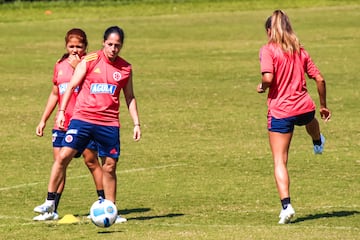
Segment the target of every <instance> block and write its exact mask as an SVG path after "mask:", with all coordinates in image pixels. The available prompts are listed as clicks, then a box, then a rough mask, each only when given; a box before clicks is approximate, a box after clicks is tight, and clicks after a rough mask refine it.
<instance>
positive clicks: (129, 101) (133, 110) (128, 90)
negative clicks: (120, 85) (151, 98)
mask: <svg viewBox="0 0 360 240" xmlns="http://www.w3.org/2000/svg"><path fill="white" fill-rule="evenodd" d="M123 91H124V95H125V101H126V105H127V107H128V109H129V113H130V116H131V118H132V120H133V122H134V136H133V138H134V140H135V141H139V140H140V138H141V129H140V120H139V115H138V111H137V105H136V99H135V95H134V90H133V83H132V76H130V79H129V81H128V83H127V84H126V86H125V87H124V89H123Z"/></svg>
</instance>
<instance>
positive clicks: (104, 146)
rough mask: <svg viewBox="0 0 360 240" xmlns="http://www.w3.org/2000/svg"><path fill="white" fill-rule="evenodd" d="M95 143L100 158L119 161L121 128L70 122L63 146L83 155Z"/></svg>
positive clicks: (79, 121) (73, 120)
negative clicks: (91, 143) (92, 142)
mask: <svg viewBox="0 0 360 240" xmlns="http://www.w3.org/2000/svg"><path fill="white" fill-rule="evenodd" d="M91 141H94V143H95V144H96V145H97V150H98V153H99V156H100V157H111V158H114V159H118V158H119V156H120V129H119V127H112V126H102V125H97V124H93V123H89V122H85V121H81V120H77V119H72V120H71V121H70V125H69V128H68V130H67V132H66V135H65V137H64V139H63V141H62V146H64V147H70V148H73V149H76V150H77V151H78V152H80V153H82V152H83V151H84V150H85V148H86V147H87V146H88V144H89V143H90V142H91Z"/></svg>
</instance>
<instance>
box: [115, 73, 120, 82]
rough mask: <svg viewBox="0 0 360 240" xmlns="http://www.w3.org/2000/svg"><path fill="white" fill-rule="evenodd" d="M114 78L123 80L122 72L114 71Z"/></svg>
mask: <svg viewBox="0 0 360 240" xmlns="http://www.w3.org/2000/svg"><path fill="white" fill-rule="evenodd" d="M113 79H114V81H116V82H118V81H120V80H121V73H119V72H114V73H113Z"/></svg>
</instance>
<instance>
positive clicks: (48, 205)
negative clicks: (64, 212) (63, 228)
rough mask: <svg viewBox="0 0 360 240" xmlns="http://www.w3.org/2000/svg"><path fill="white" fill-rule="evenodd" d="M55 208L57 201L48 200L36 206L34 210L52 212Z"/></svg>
mask: <svg viewBox="0 0 360 240" xmlns="http://www.w3.org/2000/svg"><path fill="white" fill-rule="evenodd" d="M54 210H55V201H52V200H50V201H49V200H46V201H45V202H44V203H43V204H41V205H39V206H36V207H35V208H34V212H37V213H52V212H54Z"/></svg>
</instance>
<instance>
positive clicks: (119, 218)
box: [115, 215, 127, 223]
mask: <svg viewBox="0 0 360 240" xmlns="http://www.w3.org/2000/svg"><path fill="white" fill-rule="evenodd" d="M126 221H127V219H126V218H123V217H121V216H120V215H118V216H117V218H116V220H115V223H123V222H126Z"/></svg>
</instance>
